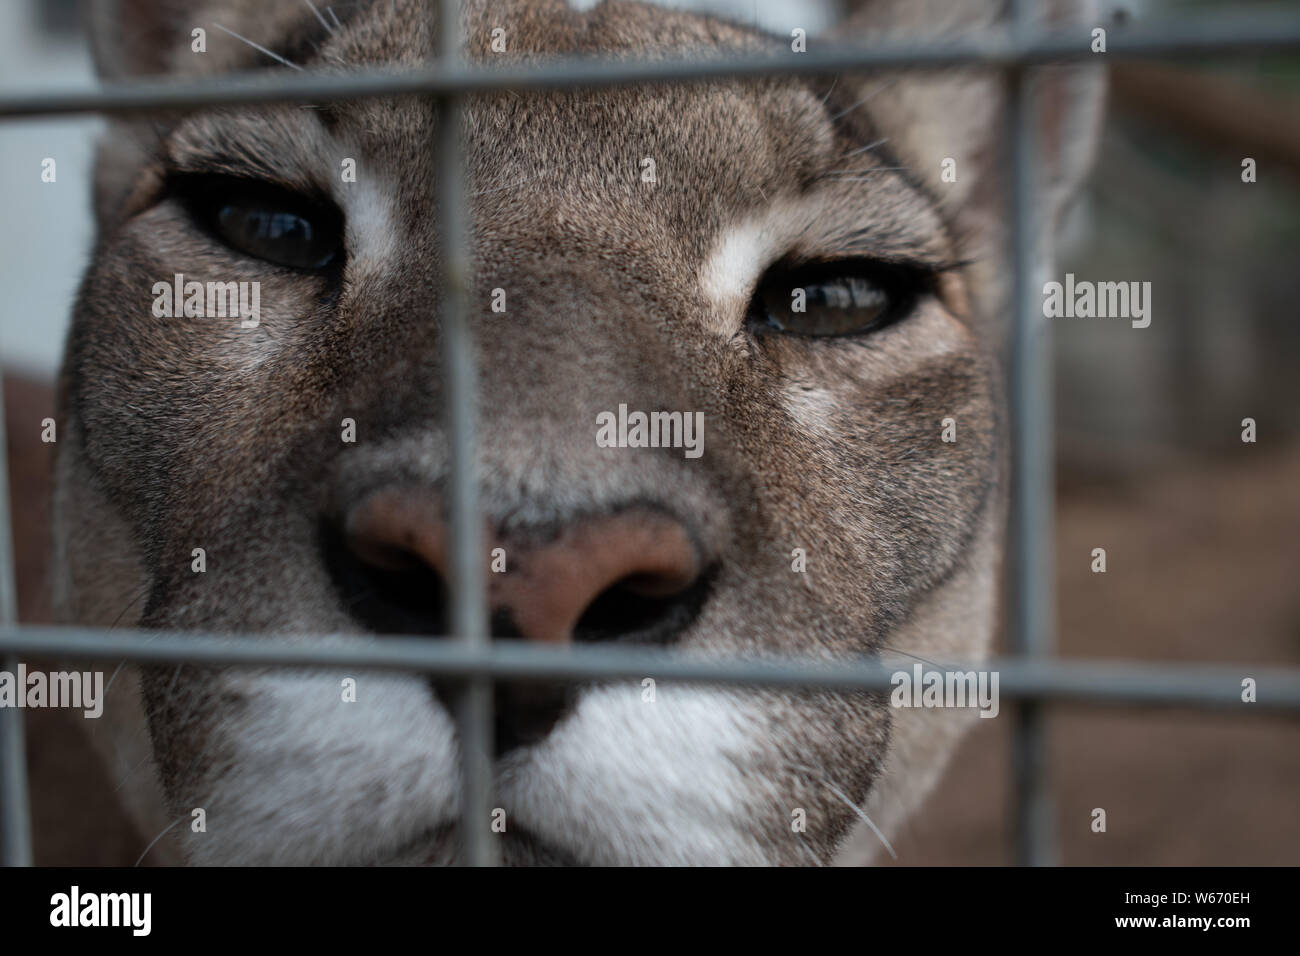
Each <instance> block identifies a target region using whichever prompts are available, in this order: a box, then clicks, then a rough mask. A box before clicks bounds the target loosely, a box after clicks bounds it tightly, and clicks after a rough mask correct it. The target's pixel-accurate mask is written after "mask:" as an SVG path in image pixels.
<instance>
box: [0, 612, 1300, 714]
mask: <svg viewBox="0 0 1300 956" xmlns="http://www.w3.org/2000/svg"><path fill="white" fill-rule="evenodd" d="M0 651H8V652H10V653H13V654H37V653H39V654H41V655H43V656H56V657H63V658H67V659H69V660H101V661H111V662H117V661H127V662H131V663H154V664H176V663H182V662H184V663H187V664H194V665H201V666H225V665H231V666H237V665H248V666H255V667H270V666H285V667H315V668H319V667H335V668H348V669H353V670H393V671H401V670H406V671H419V672H422V673H428V674H434V675H437V676H439V677H443V678H446V679H449V680H458V679H466V678H469V677H474V676H479V675H482V676H485V677H490V678H492V679H494V680H512V681H514V680H519V681H529V680H535V681H547V682H551V681H555V682H562V683H580V682H584V681H591V680H617V679H634V680H640V679H641V678H644V677H654V678H655V679H656V680H679V681H690V682H694V683H717V684H746V685H755V686H767V687H820V688H824V689H828V690H836V691H880V690H888V689H889V688H890V683H889V678H890V677H891V676H892V675H893V674H895V673H897V671H898V670H899V665H898V664H896V663H883V662H880V661H872V660H869V659H865V658H851V659H847V660H846V659H834V660H832V659H820V660H819V659H808V658H801V657H795V658H789V657H784V658H783V657H764V658H711V657H703V656H698V655H686V654H683V653H681V652H677V651H673V650H671V649H668V648H655V647H618V646H601V645H592V646H584V647H574V648H569V649H564V650H557V649H554V648H549V647H538V646H536V645H534V644H531V643H527V642H521V641H492V642H489V643H488V644H486V645H483V646H477V647H469V646H468V645H467V644H466V643H465V642H464V641H454V640H444V639H441V638H436V637H425V636H411V637H396V638H393V639H387V638H386V639H385V640H383V641H374V642H366V641H363V640H361V639H356V638H353V639H351V640H349V641H347V643H340V642H338V641H337V640H335V641H332V642H329V643H324V644H319V645H306V644H303V643H302V641H301V640H293V639H291V638H282V637H275V638H271V637H256V638H249V637H236V636H229V635H227V636H221V635H210V634H194V633H190V632H183V631H134V632H133V631H118V630H114V631H107V632H105V631H101V630H97V629H95V628H73V627H20V628H9V629H7V630H0ZM914 663H915V662H913V661H911V660H909V661H907V662H906V664H904V665H903V666H904V667H911V666H913V664H914ZM933 666H934V667H935V668H937V669H942V670H963V671H964V670H990V671H996V672H997V673H998V674H999V675H1000V676H999V686H998V692H999V693H1000V694H1006V695H1007V696H1009V697H1011V698H1014V699H1030V698H1042V699H1051V700H1071V701H1078V702H1083V703H1111V704H1133V705H1138V706H1142V705H1152V706H1156V705H1163V706H1189V707H1203V708H1211V707H1212V708H1225V709H1229V710H1235V711H1237V712H1239V713H1242V714H1253V713H1264V712H1271V713H1276V712H1293V711H1300V668H1276V667H1274V668H1268V667H1254V666H1251V667H1244V668H1234V667H1230V666H1227V665H1221V666H1218V667H1201V666H1193V665H1185V664H1184V665H1175V664H1165V663H1150V662H1148V663H1135V662H1128V661H1077V660H1074V661H1065V660H1060V659H1028V658H1017V657H1011V658H1006V659H1002V660H991V661H986V662H976V663H962V662H946V663H945V662H935V663H934V665H933ZM1244 677H1251V678H1254V680H1255V681H1256V685H1257V687H1258V690H1259V699H1258V701H1257V702H1256V703H1252V704H1249V705H1244V704H1243V703H1242V701H1241V681H1242V678H1244Z"/></svg>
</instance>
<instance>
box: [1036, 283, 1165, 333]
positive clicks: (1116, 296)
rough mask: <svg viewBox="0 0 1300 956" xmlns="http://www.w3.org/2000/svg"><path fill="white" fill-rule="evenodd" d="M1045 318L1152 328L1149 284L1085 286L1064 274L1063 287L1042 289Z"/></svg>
mask: <svg viewBox="0 0 1300 956" xmlns="http://www.w3.org/2000/svg"><path fill="white" fill-rule="evenodd" d="M1043 315H1044V316H1046V317H1047V318H1049V319H1132V320H1133V328H1135V329H1145V328H1146V327H1147V326H1148V325H1150V324H1151V283H1150V282H1089V281H1088V280H1086V279H1085V280H1083V281H1082V282H1075V281H1074V273H1073V272H1067V273H1066V274H1065V282H1064V284H1062V283H1060V282H1048V283H1046V284H1044V285H1043Z"/></svg>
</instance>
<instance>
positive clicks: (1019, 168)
mask: <svg viewBox="0 0 1300 956" xmlns="http://www.w3.org/2000/svg"><path fill="white" fill-rule="evenodd" d="M1028 24H1029V20H1028V11H1027V9H1026V0H1015V2H1014V3H1013V4H1012V22H1011V28H1012V32H1013V35H1014V36H1017V37H1023V36H1024V35H1025V32H1026V30H1027V29H1028ZM1006 97H1007V119H1006V124H1007V129H1006V136H1007V139H1008V142H1009V144H1010V146H1011V163H1010V167H1011V182H1010V188H1008V190H1007V196H1008V213H1009V215H1008V220H1009V222H1010V225H1011V250H1010V251H1011V267H1012V268H1011V272H1012V282H1013V288H1012V301H1011V314H1012V326H1011V361H1010V369H1009V371H1010V378H1011V381H1010V392H1009V396H1008V397H1009V399H1010V412H1011V514H1010V529H1009V530H1010V536H1009V545H1010V547H1009V554H1008V566H1009V567H1010V568H1011V574H1012V579H1013V580H1014V581H1015V582H1016V586H1015V588H1014V589H1013V590H1012V595H1011V602H1010V606H1009V608H1008V614H1007V621H1008V626H1009V635H1008V636H1009V639H1010V641H1009V642H1010V645H1011V649H1012V651H1013V653H1016V654H1020V655H1023V656H1024V657H1026V658H1028V659H1034V658H1040V657H1045V656H1047V655H1049V654H1050V653H1051V648H1052V644H1053V643H1054V642H1053V637H1052V632H1053V630H1054V629H1055V625H1056V622H1055V620H1054V611H1055V607H1056V603H1055V600H1054V597H1053V590H1054V587H1055V582H1054V580H1053V578H1054V570H1055V559H1054V551H1053V537H1054V534H1053V517H1054V516H1053V505H1054V501H1053V498H1054V489H1053V487H1052V482H1053V468H1052V464H1053V463H1052V453H1053V447H1052V368H1051V366H1052V358H1051V356H1052V353H1051V334H1050V333H1051V329H1050V326H1048V324H1047V322H1046V321H1045V320H1044V319H1043V316H1042V313H1041V310H1040V309H1038V308H1036V307H1035V306H1036V303H1035V301H1034V298H1033V295H1034V270H1035V269H1036V268H1037V266H1038V233H1037V230H1036V228H1035V217H1034V212H1035V209H1036V207H1037V205H1038V185H1039V184H1038V176H1037V171H1038V164H1037V162H1036V160H1037V156H1036V153H1037V135H1036V132H1037V130H1036V125H1037V116H1036V113H1035V110H1036V106H1035V101H1034V97H1033V86H1032V76H1031V74H1030V72H1029V70H1028V69H1027V68H1026V67H1025V66H1024V65H1020V66H1014V67H1008V68H1007V72H1006ZM1046 731H1047V728H1046V726H1045V714H1044V713H1043V710H1042V707H1041V706H1040V703H1039V701H1037V700H1026V701H1025V702H1023V703H1022V704H1021V706H1020V708H1019V710H1018V712H1017V714H1016V726H1015V740H1014V742H1013V748H1012V776H1013V778H1014V779H1013V786H1012V792H1013V793H1014V795H1015V811H1014V812H1015V821H1016V826H1015V832H1016V858H1017V861H1018V862H1020V863H1021V864H1024V865H1028V866H1042V865H1046V864H1050V863H1052V862H1053V861H1054V860H1055V859H1056V837H1055V833H1054V832H1053V831H1054V829H1055V826H1054V823H1055V821H1054V819H1053V808H1052V802H1051V791H1050V781H1049V780H1048V778H1047V740H1046Z"/></svg>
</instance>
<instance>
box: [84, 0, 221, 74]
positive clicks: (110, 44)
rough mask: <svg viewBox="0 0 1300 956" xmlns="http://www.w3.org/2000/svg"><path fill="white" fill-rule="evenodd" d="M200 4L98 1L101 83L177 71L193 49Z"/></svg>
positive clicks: (188, 0)
mask: <svg viewBox="0 0 1300 956" xmlns="http://www.w3.org/2000/svg"><path fill="white" fill-rule="evenodd" d="M204 5H205V4H202V3H201V2H200V0H95V2H94V3H92V4H88V7H89V13H88V16H89V19H90V23H89V27H90V37H91V49H92V52H93V54H94V58H95V68H96V70H97V71H98V73H99V76H100V78H101V79H105V80H122V79H128V78H130V77H133V76H147V75H149V74H156V73H168V72H170V71H171V69H172V67H173V64H174V63H175V62H176V58H177V56H178V55H179V54H180V53H181V52H188V51H189V44H190V31H191V30H192V29H193V28H194V26H195V21H196V17H197V15H198V9H199V7H201V6H204Z"/></svg>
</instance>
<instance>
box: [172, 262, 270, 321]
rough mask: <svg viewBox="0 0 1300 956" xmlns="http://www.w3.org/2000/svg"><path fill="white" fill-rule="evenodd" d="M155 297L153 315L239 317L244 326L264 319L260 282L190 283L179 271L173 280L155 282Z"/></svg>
mask: <svg viewBox="0 0 1300 956" xmlns="http://www.w3.org/2000/svg"><path fill="white" fill-rule="evenodd" d="M153 297H154V299H153V314H154V315H155V316H157V317H158V318H160V319H173V318H176V319H179V318H191V319H225V318H232V319H233V318H238V319H240V320H241V321H240V323H239V325H240V328H244V329H255V328H257V326H258V325H259V324H261V321H262V285H261V283H260V282H198V281H195V280H193V279H191V280H190V281H189V282H186V281H185V274H184V273H181V272H178V273H176V275H175V276H173V277H172V281H171V282H155V283H154V284H153Z"/></svg>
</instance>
